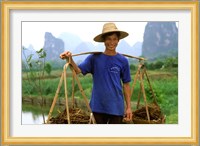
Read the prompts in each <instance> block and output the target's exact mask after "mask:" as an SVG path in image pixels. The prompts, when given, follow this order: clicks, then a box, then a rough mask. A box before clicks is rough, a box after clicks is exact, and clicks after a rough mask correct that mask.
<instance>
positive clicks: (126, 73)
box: [121, 58, 131, 83]
mask: <svg viewBox="0 0 200 146" xmlns="http://www.w3.org/2000/svg"><path fill="white" fill-rule="evenodd" d="M121 78H122V82H123V83H128V82H130V81H131V74H130V67H129V63H128V60H127V59H126V58H125V61H124V66H123V68H122V73H121Z"/></svg>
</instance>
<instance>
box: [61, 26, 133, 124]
mask: <svg viewBox="0 0 200 146" xmlns="http://www.w3.org/2000/svg"><path fill="white" fill-rule="evenodd" d="M127 36H128V33H127V32H124V31H120V30H118V29H117V27H116V25H115V24H114V23H106V24H104V26H103V30H102V33H101V34H99V35H97V36H96V37H95V38H94V41H96V42H104V45H105V51H104V52H103V53H100V54H92V55H89V56H88V57H87V58H86V59H85V60H84V61H83V62H82V63H81V64H80V65H79V66H77V65H76V64H75V63H74V61H73V60H72V54H71V52H69V51H66V52H64V53H62V54H61V55H60V57H61V58H62V59H64V58H66V57H69V58H70V60H71V64H72V66H73V68H74V69H75V71H76V73H77V74H78V73H82V74H83V75H85V74H87V73H91V74H92V76H93V88H92V95H91V96H92V97H91V101H90V106H91V109H92V112H93V114H94V117H95V120H96V123H97V124H121V123H122V120H123V116H124V113H125V116H126V120H132V111H131V97H130V84H129V82H130V81H131V77H130V69H129V63H128V60H127V59H126V58H125V57H124V56H122V55H121V54H119V53H117V52H116V47H117V45H118V42H119V40H120V39H123V38H125V37H127ZM124 97H125V101H126V108H124ZM124 109H125V112H124Z"/></svg>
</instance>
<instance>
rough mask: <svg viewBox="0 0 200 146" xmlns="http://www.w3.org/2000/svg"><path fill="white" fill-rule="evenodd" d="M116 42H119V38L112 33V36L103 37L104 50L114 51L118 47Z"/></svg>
mask: <svg viewBox="0 0 200 146" xmlns="http://www.w3.org/2000/svg"><path fill="white" fill-rule="evenodd" d="M118 42H119V38H118V37H117V35H116V34H115V33H114V34H112V35H109V36H106V37H105V41H104V44H105V47H106V49H108V50H110V51H114V50H115V49H116V47H117V45H118Z"/></svg>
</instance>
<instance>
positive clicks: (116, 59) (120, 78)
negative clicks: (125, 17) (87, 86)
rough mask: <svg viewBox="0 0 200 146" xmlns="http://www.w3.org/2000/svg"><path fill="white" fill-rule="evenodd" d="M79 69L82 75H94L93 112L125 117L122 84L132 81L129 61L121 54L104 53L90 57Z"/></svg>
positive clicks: (91, 104)
mask: <svg viewBox="0 0 200 146" xmlns="http://www.w3.org/2000/svg"><path fill="white" fill-rule="evenodd" d="M79 68H80V69H81V71H82V74H83V75H85V74H87V73H91V74H92V75H93V89H92V97H91V100H90V106H91V109H92V111H93V112H98V113H106V114H112V115H121V116H123V115H124V96H123V89H122V83H121V82H123V83H127V82H130V81H131V76H130V68H129V63H128V60H127V59H126V58H125V57H124V56H123V55H121V54H119V53H117V54H116V55H114V56H108V55H105V54H103V53H100V54H92V55H89V56H88V57H87V58H86V59H85V61H83V62H82V63H81V64H80V65H79Z"/></svg>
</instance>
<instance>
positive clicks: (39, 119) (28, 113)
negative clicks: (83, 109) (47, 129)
mask: <svg viewBox="0 0 200 146" xmlns="http://www.w3.org/2000/svg"><path fill="white" fill-rule="evenodd" d="M50 107H51V106H50V105H48V106H45V107H44V108H43V111H44V116H45V122H46V121H47V118H48V114H49V110H50ZM57 110H59V111H62V110H63V106H58V105H56V106H55V107H54V110H53V113H52V116H56V115H57V114H58V112H57ZM43 123H44V121H43V116H42V110H41V106H39V105H35V104H34V105H33V104H28V103H23V104H22V125H23V124H43Z"/></svg>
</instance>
